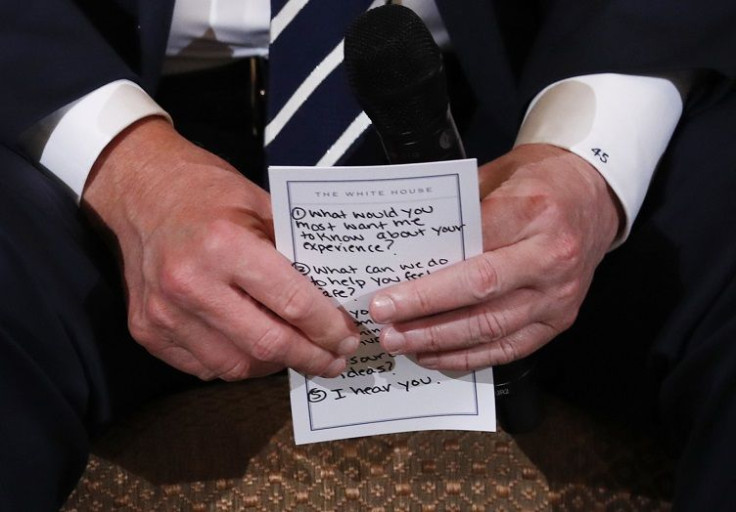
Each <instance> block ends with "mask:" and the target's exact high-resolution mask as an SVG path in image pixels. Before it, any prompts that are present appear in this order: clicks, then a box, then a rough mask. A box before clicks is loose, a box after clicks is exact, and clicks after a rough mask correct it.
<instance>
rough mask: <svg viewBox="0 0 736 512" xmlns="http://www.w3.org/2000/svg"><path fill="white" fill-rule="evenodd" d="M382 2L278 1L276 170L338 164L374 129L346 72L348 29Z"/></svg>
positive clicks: (273, 109) (271, 158)
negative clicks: (369, 127) (368, 129)
mask: <svg viewBox="0 0 736 512" xmlns="http://www.w3.org/2000/svg"><path fill="white" fill-rule="evenodd" d="M372 3H373V4H377V5H379V4H382V3H383V2H382V1H380V0H375V1H374V2H371V0H271V12H272V13H273V17H272V19H271V45H270V50H269V80H268V94H267V96H268V102H267V104H268V107H267V108H268V122H267V124H266V132H265V146H266V153H267V156H268V162H269V164H270V165H334V164H336V163H339V162H340V160H341V159H342V158H343V157H345V156H347V155H348V154H349V153H350V150H351V148H352V147H353V146H355V145H356V142H357V141H358V140H359V139H360V137H361V135H362V134H363V133H364V132H365V130H366V129H367V128H368V126H370V120H369V119H368V117H367V116H366V115H365V114H364V113H363V112H362V110H361V108H360V106H359V105H358V103H357V101H356V100H355V98H354V97H353V95H352V92H351V91H350V88H349V86H348V82H347V78H346V77H345V73H344V71H343V66H342V61H343V37H344V34H345V30H346V28H347V27H348V25H349V24H350V22H352V20H354V19H355V18H357V17H358V16H359V15H360V14H362V13H363V12H364V11H365V10H366V9H368V8H369V7H372V6H373V5H371V4H372Z"/></svg>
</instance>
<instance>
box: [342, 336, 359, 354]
mask: <svg viewBox="0 0 736 512" xmlns="http://www.w3.org/2000/svg"><path fill="white" fill-rule="evenodd" d="M358 345H360V337H359V336H350V337H348V338H345V339H344V340H342V341H341V342H340V345H338V347H337V353H338V354H340V355H341V356H347V355H350V354H352V353H353V352H355V351H356V350H358Z"/></svg>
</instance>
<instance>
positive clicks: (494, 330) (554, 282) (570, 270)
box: [370, 144, 621, 370]
mask: <svg viewBox="0 0 736 512" xmlns="http://www.w3.org/2000/svg"><path fill="white" fill-rule="evenodd" d="M479 179H480V188H481V198H482V203H481V216H482V223H483V246H484V252H483V254H482V255H480V256H477V257H474V258H471V259H469V260H467V261H464V262H460V263H457V264H455V265H452V266H450V267H448V268H445V269H443V270H441V271H439V272H436V273H433V274H431V275H429V276H426V277H423V278H421V279H417V280H413V281H408V282H405V283H401V284H398V285H396V286H393V287H390V288H387V289H385V290H383V291H381V292H379V293H377V294H376V296H375V297H374V298H373V301H372V302H371V307H370V311H371V315H372V317H373V319H374V320H375V321H376V322H379V323H384V324H388V325H387V326H386V327H384V329H383V331H382V332H381V337H380V338H381V344H382V346H383V348H384V349H385V350H386V351H387V352H389V353H391V354H394V355H396V354H414V355H415V356H416V359H417V362H418V363H419V364H421V365H423V366H425V367H427V368H435V369H443V370H472V369H478V368H483V367H487V366H492V365H497V364H506V363H510V362H511V361H514V360H516V359H519V358H522V357H525V356H527V355H529V354H531V353H532V352H534V351H535V350H537V349H539V348H540V347H542V346H543V345H544V344H546V343H547V342H549V341H550V340H551V339H552V338H554V337H555V336H556V335H557V334H559V333H560V332H562V331H563V330H565V329H567V328H568V327H570V325H572V323H573V321H574V320H575V318H576V316H577V313H578V310H579V308H580V304H581V303H582V301H583V298H584V297H585V295H586V293H587V291H588V288H589V286H590V283H591V280H592V278H593V273H594V271H595V268H596V267H597V265H598V264H599V263H600V261H601V259H602V258H603V256H604V255H605V253H606V251H607V250H608V249H609V248H610V247H611V244H612V242H613V240H614V238H615V236H616V234H617V232H618V229H619V225H620V222H621V220H620V219H621V214H620V212H619V207H618V202H617V199H616V198H615V196H614V195H613V193H612V192H611V191H610V189H609V188H608V186H607V184H606V182H605V181H604V179H603V177H602V176H601V175H600V174H599V173H598V172H597V171H596V170H595V169H594V168H593V167H592V166H591V165H590V164H588V163H587V162H586V161H585V160H583V159H582V158H580V157H579V156H577V155H575V154H573V153H570V152H568V151H565V150H563V149H559V148H556V147H553V146H548V145H543V144H529V145H523V146H518V147H516V148H515V149H513V150H512V151H510V152H509V153H507V154H506V155H504V156H502V157H501V158H498V159H496V160H494V161H492V162H490V163H488V164H486V165H484V166H482V167H481V168H480V169H479Z"/></svg>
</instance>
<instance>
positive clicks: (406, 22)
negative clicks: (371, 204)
mask: <svg viewBox="0 0 736 512" xmlns="http://www.w3.org/2000/svg"><path fill="white" fill-rule="evenodd" d="M343 62H344V65H345V71H346V73H347V77H348V82H349V83H350V86H351V88H352V89H353V92H354V93H355V96H356V98H357V100H358V103H359V104H360V106H361V107H362V108H363V110H364V111H365V113H366V114H367V115H368V117H369V118H370V119H371V121H372V122H373V126H374V127H375V129H376V131H377V132H378V135H379V137H380V138H381V143H382V144H383V148H384V150H385V153H386V156H387V157H388V160H389V162H390V163H393V164H399V163H413V162H431V161H437V160H454V159H459V158H465V150H464V149H463V144H462V141H461V139H460V136H459V135H458V132H457V128H456V127H455V122H454V120H453V118H452V115H451V113H450V102H449V96H448V93H447V81H446V79H445V69H444V64H443V60H442V51H441V50H440V48H439V47H438V46H437V44H436V43H435V42H434V39H433V38H432V34H430V32H429V30H428V29H427V27H426V26H425V25H424V22H423V21H422V19H421V18H420V17H419V16H417V15H416V14H415V13H414V11H412V10H411V9H409V8H407V7H402V6H401V5H384V6H381V7H376V8H374V9H370V10H369V11H367V12H365V13H364V14H363V15H362V16H360V17H359V18H358V19H356V20H355V21H354V22H353V24H352V25H351V26H350V27H349V28H348V31H347V33H346V35H345V59H344V61H343Z"/></svg>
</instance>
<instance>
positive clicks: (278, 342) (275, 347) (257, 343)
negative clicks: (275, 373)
mask: <svg viewBox="0 0 736 512" xmlns="http://www.w3.org/2000/svg"><path fill="white" fill-rule="evenodd" d="M287 346H288V343H287V340H286V338H285V335H284V331H283V330H282V329H280V328H279V327H278V326H276V325H272V326H271V327H268V328H267V329H265V330H264V331H263V332H262V333H261V334H260V335H259V336H258V338H256V339H255V340H254V341H253V343H252V344H251V346H250V354H251V355H252V356H253V357H254V358H256V359H257V360H259V361H265V362H274V363H275V362H280V361H282V360H283V359H284V355H285V353H286V350H287Z"/></svg>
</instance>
